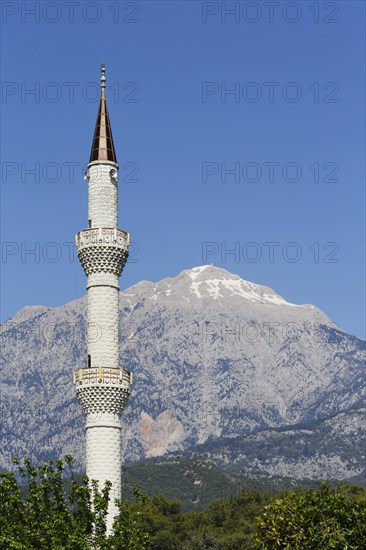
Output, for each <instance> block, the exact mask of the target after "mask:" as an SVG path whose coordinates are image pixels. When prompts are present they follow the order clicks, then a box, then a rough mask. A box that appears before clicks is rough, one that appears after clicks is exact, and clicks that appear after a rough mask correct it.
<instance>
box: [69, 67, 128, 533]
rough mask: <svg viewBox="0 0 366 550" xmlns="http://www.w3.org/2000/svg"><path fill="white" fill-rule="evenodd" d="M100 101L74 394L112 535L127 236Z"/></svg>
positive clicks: (83, 245) (82, 235) (124, 378)
mask: <svg viewBox="0 0 366 550" xmlns="http://www.w3.org/2000/svg"><path fill="white" fill-rule="evenodd" d="M101 83H102V84H101V97H100V103H99V110H98V116H97V122H96V125H95V132H94V138H93V145H92V150H91V154H90V160H89V164H88V172H86V174H85V179H86V180H87V181H88V184H89V193H88V195H89V200H88V229H84V230H83V231H79V233H78V234H77V235H76V245H77V249H78V256H79V260H80V263H81V265H82V267H83V269H84V271H85V274H86V276H87V287H86V288H87V291H88V292H87V297H88V307H87V358H85V367H84V368H81V369H79V370H78V371H76V372H75V373H74V383H75V385H76V394H77V396H78V398H79V400H80V402H81V406H82V408H83V411H84V413H85V415H86V474H87V476H88V477H89V479H90V480H97V481H98V483H99V488H100V489H102V488H103V486H104V483H105V481H106V480H109V481H111V482H112V489H111V492H110V497H111V499H110V502H109V508H108V518H107V528H108V533H110V532H111V529H112V524H113V519H114V517H115V516H116V515H117V512H118V509H117V507H116V506H115V502H114V501H115V499H116V498H121V414H122V411H123V409H124V407H125V405H126V402H127V400H128V398H129V396H130V385H131V382H132V377H131V374H130V372H129V371H127V370H126V369H123V368H120V366H119V339H118V313H119V307H118V305H119V286H118V279H119V277H120V275H121V273H122V270H123V268H124V265H125V263H126V260H127V257H128V245H129V234H128V233H126V232H125V231H122V230H121V229H117V225H118V223H117V214H118V213H117V210H118V164H117V159H116V153H115V150H114V144H113V138H112V131H111V126H110V122H109V116H108V109H107V102H106V97H105V83H106V77H105V66H104V64H102V77H101Z"/></svg>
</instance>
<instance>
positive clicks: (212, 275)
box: [182, 265, 301, 307]
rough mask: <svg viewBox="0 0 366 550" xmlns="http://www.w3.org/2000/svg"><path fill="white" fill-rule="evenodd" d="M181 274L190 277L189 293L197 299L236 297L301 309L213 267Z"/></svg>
mask: <svg viewBox="0 0 366 550" xmlns="http://www.w3.org/2000/svg"><path fill="white" fill-rule="evenodd" d="M182 274H187V275H188V276H189V277H190V279H191V283H190V291H191V292H192V293H193V294H194V295H195V296H196V297H197V298H204V297H208V298H213V299H214V300H217V299H219V298H225V297H228V296H237V297H240V298H244V299H246V300H249V301H251V302H257V303H262V304H273V305H285V306H292V307H301V306H298V305H297V304H291V303H290V302H287V301H286V300H285V299H284V298H282V297H281V296H279V295H278V294H276V292H274V291H273V290H272V289H271V288H269V287H267V286H262V285H257V284H255V283H251V282H250V281H245V280H244V279H241V278H240V276H239V275H234V274H233V273H230V272H228V271H226V269H222V268H219V267H216V266H214V265H203V266H198V267H194V268H192V269H188V270H185V271H183V272H182Z"/></svg>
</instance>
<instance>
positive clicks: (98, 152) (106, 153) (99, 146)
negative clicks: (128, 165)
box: [89, 65, 117, 163]
mask: <svg viewBox="0 0 366 550" xmlns="http://www.w3.org/2000/svg"><path fill="white" fill-rule="evenodd" d="M104 73H105V67H104V65H102V78H101V80H102V93H101V96H100V102H99V110H98V116H97V121H96V124H95V131H94V138H93V145H92V149H91V153H90V160H89V162H93V161H96V160H101V161H103V160H110V161H112V162H115V163H117V157H116V151H115V149H114V143H113V137H112V129H111V123H110V122H109V115H108V108H107V100H106V97H105V92H104V88H105V80H106V79H105V75H104Z"/></svg>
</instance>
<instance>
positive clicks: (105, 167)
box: [88, 163, 118, 227]
mask: <svg viewBox="0 0 366 550" xmlns="http://www.w3.org/2000/svg"><path fill="white" fill-rule="evenodd" d="M112 168H114V165H113V164H108V163H106V164H100V163H99V164H92V165H91V166H89V175H90V178H89V194H88V197H89V205H88V217H89V220H91V226H92V227H117V225H118V189H117V183H116V182H115V181H114V180H113V179H112V178H111V176H110V175H109V172H110V170H111V169H112Z"/></svg>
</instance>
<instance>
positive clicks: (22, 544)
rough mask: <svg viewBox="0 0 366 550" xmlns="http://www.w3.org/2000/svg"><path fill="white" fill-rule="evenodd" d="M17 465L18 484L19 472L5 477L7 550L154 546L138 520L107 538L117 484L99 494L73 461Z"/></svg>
mask: <svg viewBox="0 0 366 550" xmlns="http://www.w3.org/2000/svg"><path fill="white" fill-rule="evenodd" d="M13 462H14V463H15V464H16V465H17V467H18V474H19V475H18V479H17V477H16V476H15V474H13V473H9V472H4V473H1V474H0V549H1V550H32V549H37V550H50V549H52V550H64V549H68V550H84V549H85V550H90V548H96V549H98V550H104V549H126V550H130V549H131V550H137V549H138V550H144V549H145V548H148V547H149V542H148V536H147V535H146V534H145V533H142V532H141V531H140V530H139V528H138V527H137V526H136V522H135V521H134V520H133V518H131V521H130V522H127V523H123V524H121V523H120V522H119V524H118V527H117V529H116V531H115V532H114V534H113V535H111V536H107V535H106V515H107V508H108V501H109V492H110V487H111V484H110V483H109V482H107V483H106V485H105V487H103V488H102V490H99V488H98V485H97V483H96V482H94V481H93V482H92V483H91V484H89V482H88V478H87V477H86V476H84V477H83V478H82V479H81V480H80V481H76V480H75V479H74V476H73V471H72V464H73V459H72V458H71V457H70V456H66V457H65V460H64V461H63V460H57V461H52V460H49V461H48V462H47V464H45V465H43V466H39V467H34V466H33V465H32V464H31V462H30V460H29V459H25V460H24V463H23V465H21V464H20V462H19V461H18V460H17V459H14V460H13ZM65 467H66V470H68V471H67V474H68V475H67V476H66V477H67V478H68V482H67V483H65V475H64V473H65V472H64V470H65ZM140 500H141V495H140ZM119 504H120V506H122V505H121V503H119ZM116 521H118V518H117V520H116Z"/></svg>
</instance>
